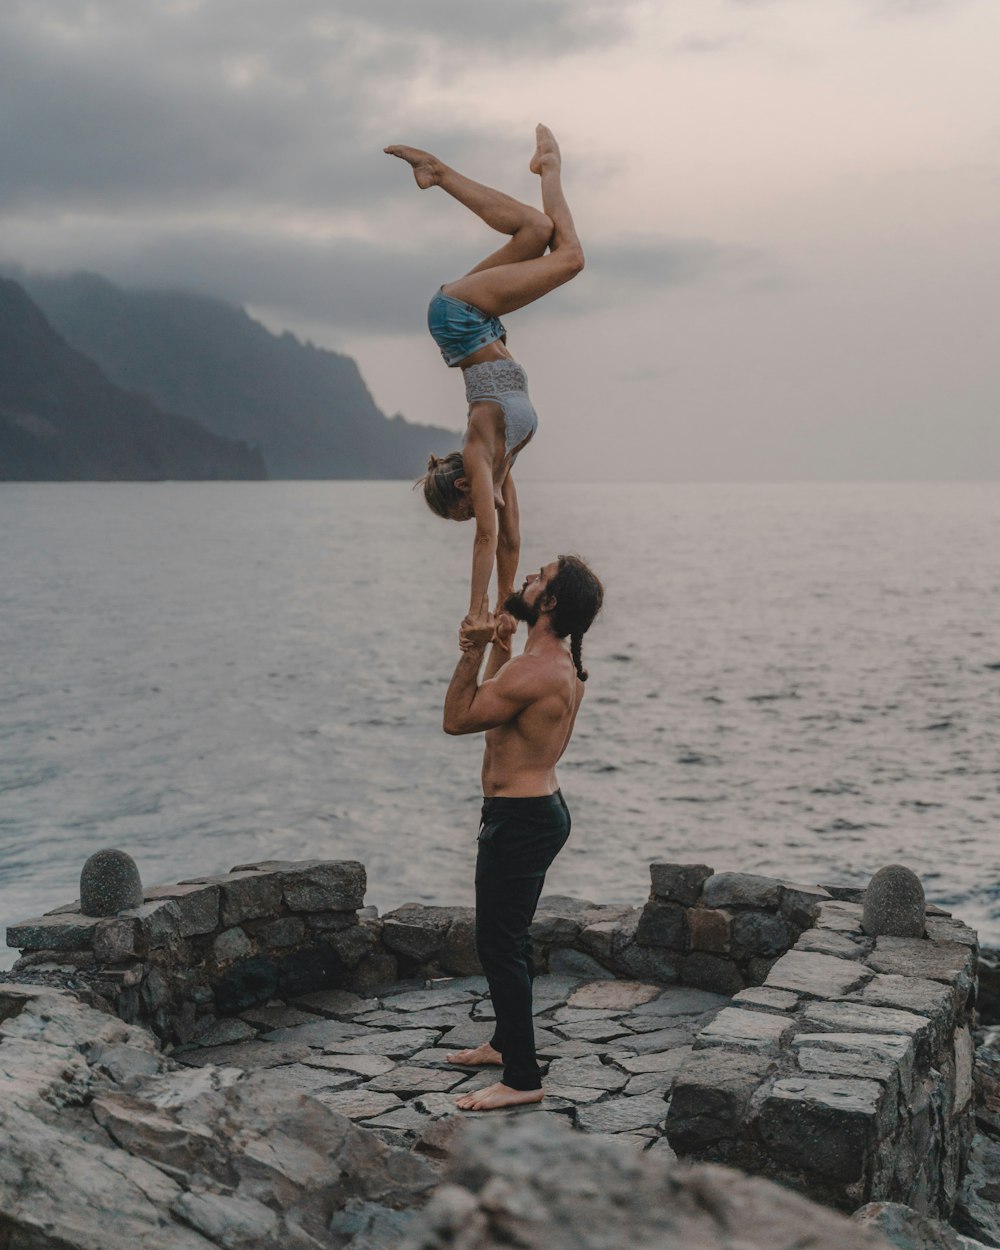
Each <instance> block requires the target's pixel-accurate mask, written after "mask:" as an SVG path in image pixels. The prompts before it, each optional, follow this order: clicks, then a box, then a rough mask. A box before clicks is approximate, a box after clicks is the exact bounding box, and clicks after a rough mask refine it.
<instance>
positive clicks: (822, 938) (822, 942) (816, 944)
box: [795, 929, 873, 959]
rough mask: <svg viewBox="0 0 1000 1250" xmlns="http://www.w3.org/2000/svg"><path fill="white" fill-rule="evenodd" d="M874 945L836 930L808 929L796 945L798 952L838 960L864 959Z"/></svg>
mask: <svg viewBox="0 0 1000 1250" xmlns="http://www.w3.org/2000/svg"><path fill="white" fill-rule="evenodd" d="M872 945H873V943H872V942H871V941H868V942H867V943H864V944H862V943H860V942H858V941H857V940H856V939H855V938H854V937H853V936H851V935H849V934H847V933H838V932H837V931H836V930H835V929H807V930H806V931H805V933H803V934H802V935H801V937H800V938H799V939H798V941H797V942H796V943H795V950H797V951H814V952H815V953H816V954H817V955H833V956H834V957H835V958H837V959H863V958H864V956H865V955H867V954H868V949H869V948H870V947H871V946H872Z"/></svg>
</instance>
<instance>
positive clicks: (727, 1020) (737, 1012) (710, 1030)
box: [695, 1007, 793, 1054]
mask: <svg viewBox="0 0 1000 1250" xmlns="http://www.w3.org/2000/svg"><path fill="white" fill-rule="evenodd" d="M792 1027H793V1021H792V1020H791V1019H789V1018H787V1017H785V1016H781V1015H774V1014H773V1013H771V1012H766V1011H742V1010H741V1009H740V1008H739V1007H727V1008H725V1010H724V1011H720V1012H719V1014H718V1015H717V1016H716V1017H715V1019H714V1020H713V1021H712V1022H711V1024H709V1025H707V1026H706V1027H705V1028H704V1029H702V1031H701V1032H700V1033H699V1034H698V1037H697V1040H696V1041H695V1046H696V1047H702V1046H732V1047H734V1048H735V1049H736V1050H759V1051H765V1052H767V1053H771V1054H775V1053H777V1052H778V1050H780V1049H781V1043H782V1040H783V1039H784V1038H785V1037H786V1036H787V1035H788V1034H789V1033H790V1032H791V1030H792Z"/></svg>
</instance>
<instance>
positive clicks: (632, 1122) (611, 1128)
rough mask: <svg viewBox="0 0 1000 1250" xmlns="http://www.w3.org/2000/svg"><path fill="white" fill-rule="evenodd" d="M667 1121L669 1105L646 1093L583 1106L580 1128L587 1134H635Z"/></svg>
mask: <svg viewBox="0 0 1000 1250" xmlns="http://www.w3.org/2000/svg"><path fill="white" fill-rule="evenodd" d="M666 1118H667V1104H666V1102H665V1101H664V1100H663V1099H662V1098H659V1097H657V1096H656V1095H655V1094H642V1095H640V1096H639V1097H638V1098H616V1099H614V1100H613V1101H611V1102H601V1103H597V1104H596V1105H595V1106H591V1107H581V1108H580V1109H579V1110H578V1111H577V1113H576V1125H577V1128H580V1129H582V1130H583V1131H584V1132H585V1133H634V1132H635V1130H636V1129H640V1128H655V1127H656V1126H657V1125H659V1124H662V1123H663V1121H664V1120H665V1119H666Z"/></svg>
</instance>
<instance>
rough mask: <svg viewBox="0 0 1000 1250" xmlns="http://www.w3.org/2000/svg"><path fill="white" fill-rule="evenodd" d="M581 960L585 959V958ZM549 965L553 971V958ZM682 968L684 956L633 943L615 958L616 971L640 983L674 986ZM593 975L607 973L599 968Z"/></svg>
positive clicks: (660, 948)
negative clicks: (654, 982)
mask: <svg viewBox="0 0 1000 1250" xmlns="http://www.w3.org/2000/svg"><path fill="white" fill-rule="evenodd" d="M556 953H557V954H558V953H559V952H556ZM569 953H571V952H567V954H569ZM581 958H586V956H582V957H581ZM550 965H551V967H552V968H553V971H554V970H555V958H554V957H553V959H552V960H551V961H550ZM598 967H599V965H598ZM683 967H684V956H683V955H682V954H681V953H680V952H679V951H671V950H667V949H666V948H665V947H660V946H639V945H638V944H637V943H635V942H633V943H632V944H631V945H627V946H624V947H623V948H622V950H621V951H620V952H619V953H618V954H617V955H616V957H615V968H616V970H619V971H623V972H624V973H625V975H627V976H630V977H636V978H638V980H640V981H656V982H659V984H660V985H674V984H676V983H677V982H678V981H679V980H680V979H681V972H682V970H683ZM593 975H597V976H607V971H606V970H605V969H604V968H600V971H599V972H597V973H595V974H593Z"/></svg>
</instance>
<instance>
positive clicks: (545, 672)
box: [504, 653, 575, 697]
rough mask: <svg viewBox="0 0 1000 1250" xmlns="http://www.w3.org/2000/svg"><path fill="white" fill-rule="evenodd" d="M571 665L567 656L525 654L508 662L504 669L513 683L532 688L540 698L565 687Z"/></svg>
mask: <svg viewBox="0 0 1000 1250" xmlns="http://www.w3.org/2000/svg"><path fill="white" fill-rule="evenodd" d="M572 663H573V662H572V660H570V658H569V656H565V657H564V656H560V655H537V654H533V653H525V654H523V655H518V656H514V658H513V659H511V660H508V661H507V663H506V665H505V666H504V668H505V671H506V672H508V673H510V675H511V678H512V679H513V680H514V681H517V682H518V683H522V682H523V683H524V684H525V685H526V686H529V687H532V688H533V689H535V690H537V693H538V696H539V697H541V696H542V695H544V694H547V693H549V692H550V691H553V690H557V689H559V688H560V687H562V686H563V685H565V683H566V679H567V676H568V675H569V669H571V667H572ZM574 676H575V674H574Z"/></svg>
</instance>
